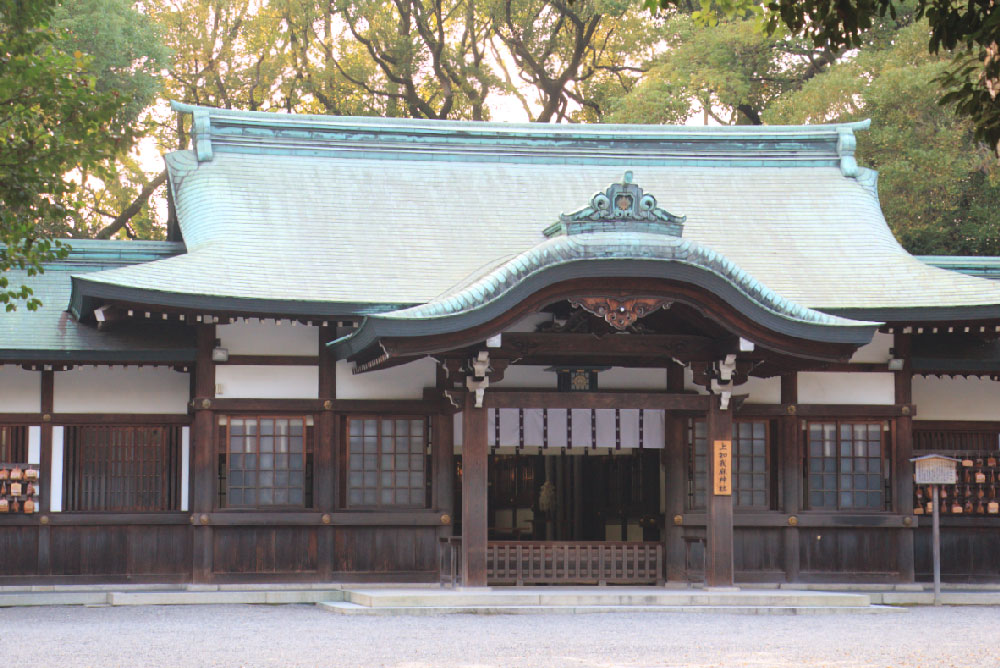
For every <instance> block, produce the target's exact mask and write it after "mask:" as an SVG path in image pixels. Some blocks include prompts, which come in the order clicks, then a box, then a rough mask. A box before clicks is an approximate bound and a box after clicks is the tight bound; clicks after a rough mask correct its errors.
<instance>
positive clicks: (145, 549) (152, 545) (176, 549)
mask: <svg viewBox="0 0 1000 668" xmlns="http://www.w3.org/2000/svg"><path fill="white" fill-rule="evenodd" d="M127 538H128V564H127V569H128V574H129V575H167V574H177V575H186V576H187V578H190V576H191V528H190V527H187V526H183V525H181V526H130V527H128V531H127ZM187 578H186V579H187Z"/></svg>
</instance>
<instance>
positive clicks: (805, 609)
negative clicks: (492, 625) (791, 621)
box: [317, 602, 906, 617]
mask: <svg viewBox="0 0 1000 668" xmlns="http://www.w3.org/2000/svg"><path fill="white" fill-rule="evenodd" d="M317 605H318V606H319V607H320V608H321V609H323V610H326V611H329V612H333V613H336V614H340V615H358V616H372V617H392V616H400V615H406V616H423V615H537V614H549V615H552V614H558V615H586V614H607V613H639V612H642V613H685V614H709V613H713V614H718V613H724V614H730V615H817V614H856V615H874V614H887V613H889V614H891V613H899V612H906V609H905V608H893V607H890V606H874V605H865V606H842V605H838V606H759V605H576V606H567V605H475V606H468V605H451V606H414V607H406V606H398V607H368V606H364V605H358V604H357V603H349V602H333V603H330V602H324V603H318V604H317Z"/></svg>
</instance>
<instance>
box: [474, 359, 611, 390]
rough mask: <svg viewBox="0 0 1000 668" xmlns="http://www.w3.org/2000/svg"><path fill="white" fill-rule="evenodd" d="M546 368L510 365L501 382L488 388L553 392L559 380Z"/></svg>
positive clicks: (553, 372) (491, 384)
mask: <svg viewBox="0 0 1000 668" xmlns="http://www.w3.org/2000/svg"><path fill="white" fill-rule="evenodd" d="M548 368H549V367H547V366H533V365H521V364H512V365H510V366H508V367H507V370H506V371H504V374H503V380H501V381H500V382H499V383H490V387H531V388H535V389H543V390H554V389H556V387H557V386H558V380H559V379H558V376H557V374H556V372H555V371H546V369H548ZM597 382H598V383H600V382H601V381H600V380H598V381H597Z"/></svg>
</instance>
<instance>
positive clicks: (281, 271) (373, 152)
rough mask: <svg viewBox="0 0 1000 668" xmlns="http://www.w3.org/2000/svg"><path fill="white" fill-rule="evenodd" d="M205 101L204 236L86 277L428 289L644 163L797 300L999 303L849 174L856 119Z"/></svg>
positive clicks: (403, 301) (288, 287) (294, 293)
mask: <svg viewBox="0 0 1000 668" xmlns="http://www.w3.org/2000/svg"><path fill="white" fill-rule="evenodd" d="M206 113H207V114H208V116H206ZM207 117H210V121H211V127H210V129H205V127H202V129H201V134H200V135H199V137H196V142H195V144H196V147H197V151H199V152H200V155H201V158H202V159H201V161H199V159H198V157H197V155H196V152H195V151H180V152H176V153H173V154H171V155H169V156H168V158H167V164H168V166H169V170H170V178H171V185H172V190H173V193H174V197H175V202H176V210H177V215H178V219H179V222H180V225H181V228H182V231H183V234H184V239H185V241H186V243H187V246H188V250H189V252H188V253H187V254H185V255H180V256H177V257H173V258H170V259H167V260H161V261H157V262H151V263H148V264H143V265H137V266H131V267H125V268H120V269H115V270H111V271H106V272H101V273H99V274H91V275H88V276H87V277H85V279H84V282H85V283H87V284H90V285H105V286H120V287H124V288H134V289H139V290H144V291H149V294H150V295H154V296H155V295H156V294H157V293H158V292H159V293H171V294H175V295H176V294H181V295H207V296H214V297H222V298H232V299H270V300H278V301H282V300H296V301H300V302H322V303H326V304H330V303H344V304H350V305H357V304H369V305H375V307H376V308H378V306H379V305H382V307H383V308H385V309H388V308H393V307H398V306H406V305H414V304H422V303H426V302H428V301H431V300H433V299H435V298H436V297H438V296H440V295H442V294H444V293H446V292H447V291H448V290H449V289H451V288H453V287H454V286H455V285H458V284H461V283H462V282H463V281H464V280H465V279H467V278H468V277H470V276H476V275H479V274H481V273H482V272H483V271H484V270H485V269H486V268H487V267H490V266H496V265H497V264H498V263H500V262H502V261H503V260H505V259H509V258H511V257H513V256H516V255H517V254H519V253H522V252H524V251H526V250H528V249H530V248H532V247H534V246H535V245H537V244H538V243H539V242H541V241H542V240H543V239H544V237H543V234H542V231H543V230H544V229H545V228H546V227H547V226H549V225H550V224H551V223H553V222H554V221H556V220H557V219H558V216H559V214H560V213H563V212H569V211H575V210H577V209H579V208H580V207H582V206H584V205H586V204H587V202H589V201H590V198H591V196H592V195H593V194H594V193H596V192H598V191H601V190H603V189H604V188H605V187H606V186H607V185H608V184H609V183H611V182H614V181H620V180H621V179H622V175H623V173H624V172H625V171H626V170H631V171H632V172H633V173H634V179H635V182H636V183H637V184H639V185H640V186H642V188H644V190H645V192H647V193H649V194H651V195H654V196H655V197H656V198H657V202H658V204H659V206H661V207H663V208H664V209H666V210H667V211H669V212H671V213H673V214H676V215H681V216H687V221H686V222H685V225H684V233H683V234H684V238H685V239H690V240H693V241H695V242H697V243H699V244H701V245H703V246H705V247H707V248H709V249H712V250H715V251H717V252H719V253H720V254H722V255H724V256H725V257H726V258H728V259H729V260H731V261H732V262H734V263H735V264H736V265H737V266H738V267H739V268H740V269H741V270H742V271H744V272H746V274H748V275H749V276H750V277H751V278H752V279H754V280H756V281H759V282H760V283H761V284H763V285H764V286H766V288H768V289H769V290H771V291H773V292H775V293H777V294H779V295H780V296H781V297H783V298H785V299H787V300H789V301H791V302H796V303H798V304H801V305H803V306H806V307H810V308H815V309H820V310H837V309H875V308H915V307H942V306H972V305H994V304H1000V285H997V284H996V283H993V282H990V281H985V280H981V279H978V278H974V277H970V276H965V275H961V274H958V273H955V272H950V271H945V270H941V269H937V268H935V267H931V266H928V265H927V264H924V263H922V262H920V261H919V260H918V259H916V258H914V257H912V256H910V255H909V254H907V253H906V252H905V251H904V250H903V249H902V248H901V247H900V246H899V244H898V243H897V242H896V240H895V239H894V238H893V236H892V234H891V233H890V231H889V229H888V227H887V226H886V224H885V221H884V219H883V217H882V213H881V210H880V208H879V203H878V198H877V195H876V194H875V178H874V176H875V175H874V173H873V172H871V171H869V170H865V169H861V170H857V169H856V167H855V168H854V173H857V177H851V176H845V173H852V172H851V167H850V164H848V163H849V162H850V161H848V162H845V160H846V159H847V158H850V160H851V161H852V160H853V158H851V157H850V155H851V154H852V151H850V150H848V151H845V150H843V147H842V145H843V144H844V142H845V139H844V136H845V130H844V128H837V127H832V126H821V127H818V128H817V127H803V128H754V129H750V130H740V131H737V130H734V129H732V128H717V129H716V128H711V129H705V128H699V129H697V130H685V129H673V128H650V127H637V126H632V127H631V128H621V127H619V128H618V129H617V132H619V133H620V134H621V137H622V140H621V141H620V142H616V141H615V140H614V139H613V137H612V135H613V133H614V132H615V131H616V130H615V128H613V127H607V126H594V127H590V128H580V127H574V126H567V127H564V126H559V127H558V128H555V129H554V128H552V126H532V127H528V126H504V125H503V124H492V125H489V124H468V125H463V124H460V123H443V124H435V123H433V122H429V121H421V122H415V121H413V122H408V121H400V120H395V121H384V120H381V119H374V120H372V119H330V118H326V119H324V118H319V119H317V118H316V117H295V116H288V115H275V114H236V113H233V112H214V111H213V112H205V113H202V118H207ZM247 119H249V120H247ZM197 120H198V119H197V117H196V123H197ZM205 122H206V123H207V121H205ZM226 123H229V125H226ZM352 124H353V126H352ZM333 126H336V127H333ZM466 127H468V128H470V130H469V131H468V132H465V133H463V132H462V129H463V128H466ZM345 128H346V129H345ZM352 128H353V131H354V134H353V135H352V134H351V129H352ZM372 128H376V129H377V130H378V132H381V133H382V134H377V133H375V134H374V135H373V134H372V133H373V132H374V130H372ZM491 129H492V130H491ZM848 130H849V129H848ZM390 131H391V132H390ZM491 131H492V134H490V133H491ZM532 132H534V133H536V134H537V135H538V136H532V135H531V133H532ZM387 133H388V134H387ZM392 133H394V134H392ZM574 133H575V134H574ZM609 133H611V134H609ZM658 133H659V134H658ZM390 134H391V135H392V136H389V135H390ZM431 135H432V139H433V142H432V141H431V140H429V139H427V137H428V136H431ZM510 135H517V136H516V137H515V138H514V139H511V138H510ZM846 135H850V132H849V131H847V132H846ZM639 136H642V137H644V138H643V139H642V141H639V140H637V139H635V138H636V137H639ZM768 137H771V138H770V139H768ZM199 139H200V140H199ZM694 139H697V141H694ZM850 140H851V142H853V136H851V137H850ZM435 142H436V143H435ZM588 142H589V143H588ZM698 142H701V143H700V144H699V143H698ZM768 142H770V143H768ZM838 142H839V143H838ZM848 143H849V142H848ZM400 146H402V148H400ZM587 146H592V147H593V156H592V158H588V155H587V151H586V150H584V149H586V148H587ZM657 146H660V147H661V149H662V150H661V155H662V156H666V157H664V158H663V159H657V157H656V156H657V155H658V154H657V148H656V147H657ZM699 151H701V152H702V153H704V158H705V159H700V158H699V155H700V154H699V153H698V152H699ZM668 158H669V159H668ZM796 160H798V162H796ZM352 308H354V307H352ZM345 310H346V309H345Z"/></svg>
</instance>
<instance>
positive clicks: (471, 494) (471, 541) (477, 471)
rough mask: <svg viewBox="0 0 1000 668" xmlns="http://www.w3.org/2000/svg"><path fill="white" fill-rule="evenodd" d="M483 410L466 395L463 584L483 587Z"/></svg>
mask: <svg viewBox="0 0 1000 668" xmlns="http://www.w3.org/2000/svg"><path fill="white" fill-rule="evenodd" d="M486 428H487V424H486V409H485V408H476V407H475V395H474V394H473V393H471V392H467V393H466V395H465V408H464V410H463V411H462V584H463V585H464V586H466V587H485V586H486V540H487V528H486V527H487V519H488V518H487V508H486V499H487V489H486V486H487V484H488V475H487V461H488V460H487V447H486Z"/></svg>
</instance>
